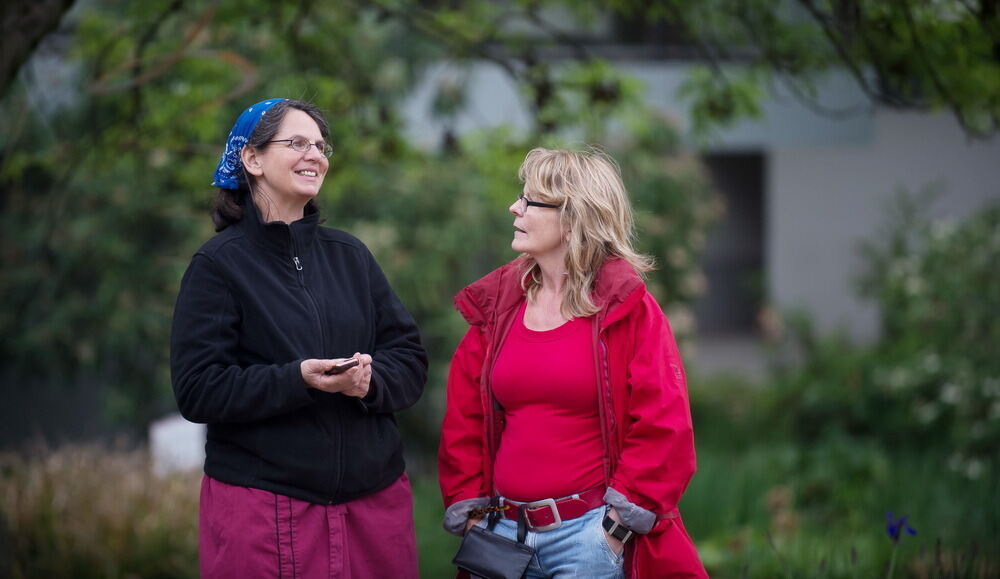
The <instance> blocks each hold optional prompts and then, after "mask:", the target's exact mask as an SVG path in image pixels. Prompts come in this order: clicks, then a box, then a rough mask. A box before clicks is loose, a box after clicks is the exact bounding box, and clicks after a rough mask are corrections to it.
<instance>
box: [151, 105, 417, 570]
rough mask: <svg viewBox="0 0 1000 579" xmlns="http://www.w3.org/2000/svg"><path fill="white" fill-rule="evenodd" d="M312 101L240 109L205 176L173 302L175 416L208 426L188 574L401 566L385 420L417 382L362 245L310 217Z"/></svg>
mask: <svg viewBox="0 0 1000 579" xmlns="http://www.w3.org/2000/svg"><path fill="white" fill-rule="evenodd" d="M329 139H330V134H329V129H328V125H327V123H326V120H325V119H324V118H323V116H322V114H321V112H320V110H319V109H318V108H317V107H316V106H314V105H312V104H310V103H306V102H302V101H295V100H288V99H269V100H266V101H262V102H259V103H257V104H255V105H253V106H252V107H250V108H248V109H246V110H244V111H243V112H242V114H240V116H239V118H238V119H237V121H236V124H235V125H234V126H233V129H232V131H230V133H229V138H228V139H227V141H226V148H225V151H224V153H223V155H222V159H221V161H220V162H219V166H218V168H217V169H216V172H215V180H214V182H213V185H214V186H216V187H218V188H219V194H218V198H217V200H216V204H215V208H214V210H213V214H212V219H213V221H214V223H215V228H216V231H217V232H218V233H217V234H216V235H215V237H213V238H212V239H211V240H209V241H208V242H207V243H205V244H204V245H203V246H202V247H201V249H199V250H198V252H197V253H196V254H195V255H194V257H193V258H192V261H191V264H190V266H189V267H188V269H187V272H186V273H185V274H184V278H183V280H182V282H181V289H180V293H179V295H178V297H177V304H176V307H175V310H174V321H173V330H172V335H171V350H170V362H171V374H172V380H173V387H174V394H175V396H176V398H177V405H178V407H179V408H180V411H181V414H183V415H184V417H185V418H187V419H188V420H191V421H193V422H200V423H205V424H207V425H208V440H207V442H206V445H205V455H206V456H205V477H204V479H203V480H202V487H201V507H200V513H199V519H200V524H199V558H200V569H201V576H202V577H206V578H213V577H320V576H322V577H329V576H334V575H335V576H338V577H347V578H351V577H354V578H361V577H417V575H418V571H417V554H416V542H415V539H414V530H413V506H412V503H413V499H412V493H411V490H410V485H409V480H408V479H407V477H406V473H405V472H404V468H405V465H404V463H403V454H402V444H401V441H400V433H399V430H398V428H397V426H396V420H395V418H394V413H395V412H396V411H400V410H403V409H405V408H408V407H410V406H412V405H413V404H414V403H415V402H416V401H417V399H418V398H419V397H420V394H421V393H422V391H423V386H424V382H425V380H426V377H427V356H426V353H425V352H424V349H423V347H422V346H421V343H420V336H419V334H418V332H417V327H416V324H415V323H414V321H413V318H412V317H411V316H410V314H409V313H408V312H407V311H406V308H405V307H403V304H402V303H400V301H399V299H398V298H397V297H396V295H395V293H394V292H393V291H392V288H391V287H389V284H388V282H387V281H386V278H385V275H384V274H383V273H382V270H381V269H380V268H379V266H378V264H377V263H376V262H375V258H374V257H373V256H372V254H371V252H369V251H368V248H367V247H365V246H364V244H362V243H361V242H360V241H359V240H358V239H356V238H354V237H352V236H351V235H349V234H347V233H345V232H343V231H339V230H336V229H331V228H328V227H322V226H320V223H321V222H322V219H321V218H320V213H319V208H318V206H317V203H316V196H317V195H318V194H319V192H320V188H321V187H322V185H323V179H324V177H325V176H326V173H327V171H328V170H329V168H330V156H331V154H332V153H333V147H332V146H331V145H330V142H329Z"/></svg>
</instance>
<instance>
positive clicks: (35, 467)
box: [0, 446, 200, 579]
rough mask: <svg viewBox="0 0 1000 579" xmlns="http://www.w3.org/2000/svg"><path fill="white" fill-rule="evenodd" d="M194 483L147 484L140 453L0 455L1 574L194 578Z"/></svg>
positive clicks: (90, 450) (150, 478)
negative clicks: (2, 565)
mask: <svg viewBox="0 0 1000 579" xmlns="http://www.w3.org/2000/svg"><path fill="white" fill-rule="evenodd" d="M199 481H200V473H192V474H182V475H173V476H169V477H165V478H159V477H156V476H154V475H153V472H152V469H151V465H150V461H149V457H148V455H147V454H146V453H145V452H143V451H139V450H117V451H114V452H108V451H106V450H105V449H102V448H100V447H97V446H71V447H66V448H63V449H60V450H58V451H52V452H49V451H46V450H44V449H42V450H39V451H37V452H35V453H33V454H32V455H31V456H30V457H28V458H25V457H23V456H18V455H14V454H6V455H0V524H2V526H4V527H6V528H5V529H4V532H3V533H2V534H4V535H7V537H6V540H5V541H3V543H5V544H6V545H7V547H6V548H5V550H8V551H9V552H8V553H3V552H2V551H0V562H2V561H3V560H4V559H6V560H8V561H9V562H8V565H9V566H10V568H9V569H4V568H2V567H0V575H4V576H10V577H15V578H24V577H76V578H81V579H86V578H89V577H94V578H97V577H101V578H116V577H144V578H155V577H164V578H166V577H170V578H183V577H197V575H198V557H197V548H198V532H197V531H198V529H197V525H198V507H197V504H198V503H197V501H198V484H199Z"/></svg>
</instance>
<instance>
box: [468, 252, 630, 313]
mask: <svg viewBox="0 0 1000 579" xmlns="http://www.w3.org/2000/svg"><path fill="white" fill-rule="evenodd" d="M526 262H527V260H526V259H525V258H524V257H518V258H517V259H514V260H513V261H511V262H509V263H507V264H506V265H503V266H501V267H499V268H497V269H495V270H493V271H492V272H490V273H489V274H487V275H486V276H484V277H483V278H481V279H479V280H478V281H475V282H473V283H471V284H469V285H468V286H466V287H465V288H464V289H463V290H462V291H460V292H458V294H457V295H456V296H455V299H454V302H455V309H457V310H458V311H459V313H461V314H462V316H463V317H464V318H465V320H466V321H467V322H468V323H469V325H470V326H479V325H483V324H487V323H491V322H492V321H493V320H495V319H496V317H497V316H498V315H500V314H502V313H503V312H506V311H507V310H509V309H510V308H513V307H516V306H517V305H518V304H520V303H521V300H523V299H524V290H523V289H522V288H521V274H522V272H523V271H524V268H525V266H526ZM645 287H646V285H645V283H643V281H642V278H641V277H640V276H639V274H638V273H636V271H635V269H634V268H633V267H632V266H631V265H630V264H629V263H628V262H627V261H625V260H624V259H619V258H612V259H608V260H606V261H605V262H604V264H603V265H602V266H601V271H600V272H599V273H598V274H597V282H596V283H595V286H594V290H593V292H592V293H591V297H592V299H593V300H594V303H596V304H597V305H598V307H600V308H601V311H600V312H598V316H599V319H600V320H602V322H601V327H602V328H603V327H606V326H607V325H608V324H611V323H613V322H614V321H616V320H618V319H621V317H622V316H624V315H625V314H627V313H628V311H629V310H630V309H631V307H632V306H633V305H634V304H635V303H638V301H639V300H641V299H642V294H643V292H642V291H638V290H643V289H645ZM623 305H624V306H625V307H620V306H623Z"/></svg>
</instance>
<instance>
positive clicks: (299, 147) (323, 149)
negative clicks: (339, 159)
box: [268, 137, 333, 158]
mask: <svg viewBox="0 0 1000 579" xmlns="http://www.w3.org/2000/svg"><path fill="white" fill-rule="evenodd" d="M268 143H288V146H289V147H290V148H291V149H292V150H293V151H298V152H300V153H306V152H308V151H309V148H310V147H316V150H317V151H319V153H320V154H321V155H323V156H324V157H327V158H329V157H330V155H332V154H333V147H331V146H330V145H329V144H328V143H324V142H323V141H319V142H318V143H313V142H311V141H310V140H309V139H307V138H305V137H294V138H292V139H275V140H273V141H268Z"/></svg>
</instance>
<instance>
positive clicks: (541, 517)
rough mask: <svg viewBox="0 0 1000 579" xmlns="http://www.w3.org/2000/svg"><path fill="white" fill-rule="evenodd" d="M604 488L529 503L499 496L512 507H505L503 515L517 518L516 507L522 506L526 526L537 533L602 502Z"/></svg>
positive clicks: (577, 515) (554, 527)
mask: <svg viewBox="0 0 1000 579" xmlns="http://www.w3.org/2000/svg"><path fill="white" fill-rule="evenodd" d="M604 491H605V488H604V487H603V486H601V487H594V488H592V489H590V490H589V491H584V492H582V493H579V494H575V495H569V496H568V497H562V498H559V499H542V500H540V501H533V502H530V503H519V502H517V501H512V500H510V499H506V498H501V501H502V504H505V505H511V506H512V507H515V508H512V509H506V510H505V511H504V512H503V516H505V517H507V518H508V519H511V520H512V521H516V520H517V513H518V510H519V509H518V508H517V507H521V506H522V505H523V506H524V513H525V518H526V519H527V523H528V528H529V529H531V530H532V531H535V532H537V533H541V532H544V531H551V530H552V529H558V528H559V527H561V526H562V522H563V521H568V520H570V519H575V518H577V517H579V516H581V515H583V514H584V513H586V512H587V511H589V510H591V509H596V508H597V507H599V506H601V505H603V504H604Z"/></svg>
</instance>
